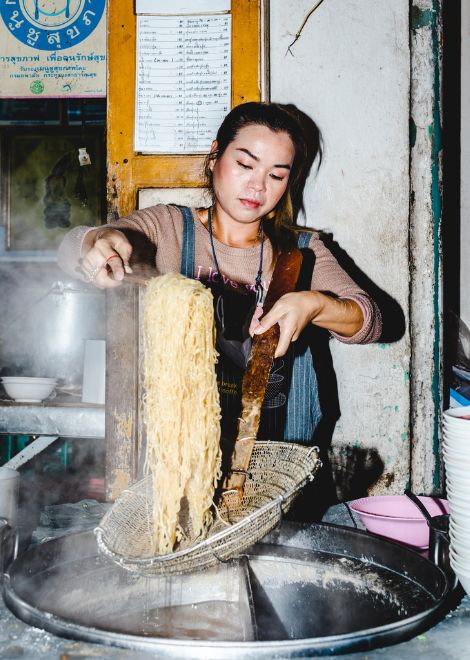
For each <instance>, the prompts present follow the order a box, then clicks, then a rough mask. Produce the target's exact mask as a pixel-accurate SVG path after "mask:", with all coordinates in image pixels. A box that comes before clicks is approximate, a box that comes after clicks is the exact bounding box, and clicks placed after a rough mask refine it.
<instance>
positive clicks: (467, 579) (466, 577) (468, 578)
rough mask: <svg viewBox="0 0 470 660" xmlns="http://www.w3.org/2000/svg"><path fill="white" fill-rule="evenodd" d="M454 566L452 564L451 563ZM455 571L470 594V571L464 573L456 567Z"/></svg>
mask: <svg viewBox="0 0 470 660" xmlns="http://www.w3.org/2000/svg"><path fill="white" fill-rule="evenodd" d="M451 566H452V564H451ZM452 568H453V567H452ZM454 573H455V574H456V576H457V579H458V581H459V582H460V584H461V585H462V587H463V588H464V589H465V591H466V592H467V594H470V571H469V572H468V573H463V572H461V571H459V570H458V569H457V570H455V569H454Z"/></svg>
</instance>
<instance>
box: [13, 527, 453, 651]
mask: <svg viewBox="0 0 470 660" xmlns="http://www.w3.org/2000/svg"><path fill="white" fill-rule="evenodd" d="M447 591H448V587H447V580H446V577H445V575H444V573H443V572H442V571H441V570H440V569H439V568H437V567H436V566H434V564H432V563H431V562H429V561H428V560H427V559H425V558H423V557H422V556H420V555H419V554H417V553H415V552H413V551H411V550H408V549H407V548H405V547H403V546H401V545H399V544H396V543H392V542H389V541H386V540H384V539H381V538H379V537H375V536H372V535H369V534H367V533H365V532H362V531H359V530H355V529H351V528H347V527H340V526H336V525H328V524H314V525H305V524H296V523H289V522H284V523H282V525H281V526H280V527H279V529H278V530H276V531H275V532H273V533H271V534H270V535H269V536H267V537H266V538H265V539H264V541H263V542H262V543H259V544H257V545H255V546H253V547H252V548H251V549H250V551H248V552H247V554H246V556H244V557H242V558H240V559H237V560H234V561H231V562H227V563H223V564H222V563H221V565H220V566H218V567H216V568H215V569H213V570H210V571H203V572H195V573H193V574H190V575H182V576H172V577H155V578H149V577H142V576H139V575H136V574H135V573H130V572H127V571H125V570H123V569H122V568H120V567H119V566H117V565H115V564H114V563H112V562H110V561H109V560H107V559H106V558H104V557H102V556H101V555H99V554H98V551H97V547H96V542H95V538H94V536H93V533H92V532H85V533H80V534H74V535H69V536H67V537H62V538H60V539H55V540H53V541H49V542H47V543H44V544H42V545H39V546H36V547H35V548H32V549H30V550H29V551H27V552H26V553H25V554H24V555H22V556H21V557H19V558H18V559H17V560H16V561H15V562H13V564H12V565H11V566H10V569H9V571H8V574H7V576H6V578H5V582H4V596H5V602H6V604H7V605H8V607H9V608H10V609H11V610H12V611H13V612H14V614H16V615H17V616H18V617H19V618H21V619H23V620H24V621H25V622H26V623H29V624H31V625H34V626H36V627H39V628H44V629H45V630H48V631H49V632H52V633H54V634H58V635H61V636H65V637H69V638H72V639H80V640H84V641H89V642H97V643H104V644H109V645H113V646H119V647H124V648H131V649H141V650H151V651H154V652H156V651H158V654H159V657H168V658H169V657H185V658H205V659H206V658H220V657H224V658H250V659H251V658H258V657H259V658H274V657H282V658H288V657H300V656H305V655H310V656H311V655H331V654H333V653H339V652H346V651H353V650H356V651H357V650H362V649H364V650H365V649H371V648H375V647H378V646H383V645H387V644H392V643H397V642H400V641H403V640H405V639H409V638H410V637H412V636H414V635H416V634H417V633H418V632H420V631H421V630H423V629H425V628H427V627H429V626H430V625H431V624H433V623H434V622H436V621H437V620H438V619H439V618H440V617H442V616H444V614H445V598H446V595H447Z"/></svg>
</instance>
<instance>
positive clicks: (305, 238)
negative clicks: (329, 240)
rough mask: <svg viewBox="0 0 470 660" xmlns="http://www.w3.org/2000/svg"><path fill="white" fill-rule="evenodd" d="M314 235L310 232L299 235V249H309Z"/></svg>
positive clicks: (302, 232)
mask: <svg viewBox="0 0 470 660" xmlns="http://www.w3.org/2000/svg"><path fill="white" fill-rule="evenodd" d="M311 238H312V234H311V233H310V232H309V231H301V232H300V233H298V234H297V247H298V248H299V249H300V250H301V249H302V248H308V244H309V243H310V239H311Z"/></svg>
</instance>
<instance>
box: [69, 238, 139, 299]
mask: <svg viewBox="0 0 470 660" xmlns="http://www.w3.org/2000/svg"><path fill="white" fill-rule="evenodd" d="M131 254H132V245H131V244H130V243H129V241H128V240H127V238H126V237H125V236H124V234H123V233H122V232H121V231H119V230H118V229H112V228H102V227H99V228H98V229H94V230H92V231H89V232H88V233H87V234H86V236H85V240H84V242H83V247H82V255H83V256H82V258H81V260H80V265H81V268H82V270H83V272H84V274H85V276H86V277H87V279H88V281H89V282H90V283H91V284H93V285H94V286H96V287H97V288H99V289H111V288H113V287H116V286H119V285H120V284H121V283H122V280H123V279H124V275H125V273H132V268H131V267H130V266H129V259H130V257H131Z"/></svg>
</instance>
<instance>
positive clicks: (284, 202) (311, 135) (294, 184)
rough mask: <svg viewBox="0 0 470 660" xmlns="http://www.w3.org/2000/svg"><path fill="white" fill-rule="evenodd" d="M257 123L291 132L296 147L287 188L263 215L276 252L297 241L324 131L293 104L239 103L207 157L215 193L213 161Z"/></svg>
mask: <svg viewBox="0 0 470 660" xmlns="http://www.w3.org/2000/svg"><path fill="white" fill-rule="evenodd" d="M253 124H255V125H258V126H266V127H267V128H269V129H271V130H272V131H274V132H284V133H287V134H288V135H289V137H290V138H291V140H292V143H293V145H294V150H295V155H294V161H293V163H292V167H291V171H290V173H289V181H288V184H287V188H286V191H285V192H284V195H283V196H282V197H281V199H280V200H279V202H278V204H277V206H276V208H275V209H274V210H273V211H272V212H271V213H270V214H269V215H268V216H266V217H265V218H264V219H263V220H264V222H263V227H264V231H265V232H266V235H267V236H268V237H269V239H270V241H271V244H272V246H273V252H274V256H276V255H277V253H278V252H279V251H281V250H286V249H289V248H290V247H292V246H293V245H295V244H296V233H295V232H296V229H298V228H297V226H296V221H297V216H298V214H299V211H303V210H304V203H303V191H304V187H305V181H306V179H307V176H308V174H309V172H310V170H311V167H312V165H313V163H314V161H315V160H316V159H317V162H318V165H317V168H318V167H320V164H321V160H322V139H321V133H320V130H319V128H318V126H317V125H316V124H315V122H314V121H313V120H312V119H310V117H308V116H307V115H306V114H305V113H303V112H302V111H301V110H299V109H298V108H297V107H296V106H295V105H292V104H289V105H284V104H281V103H256V102H250V103H242V104H241V105H238V106H236V107H235V108H233V110H231V112H229V114H228V115H227V116H226V117H225V119H224V120H223V122H222V124H221V125H220V128H219V130H218V132H217V137H216V139H217V150H216V151H214V152H212V153H210V154H209V155H208V156H207V158H206V161H205V166H204V175H205V178H206V183H207V187H208V188H209V190H210V192H211V193H212V196H213V197H214V188H213V184H212V171H211V168H210V165H211V162H212V161H213V160H218V159H219V158H221V156H222V155H223V153H224V151H225V150H226V148H227V147H228V145H229V144H230V143H231V142H232V141H233V140H234V139H235V137H236V136H237V134H238V132H239V131H240V130H241V129H242V128H244V127H245V126H251V125H253Z"/></svg>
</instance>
